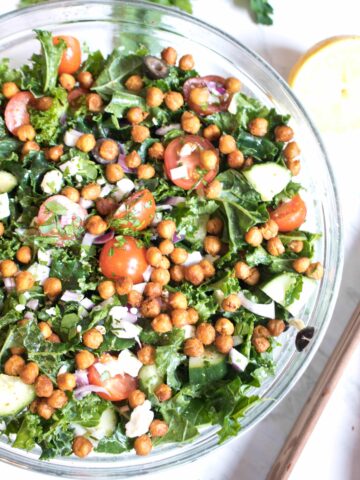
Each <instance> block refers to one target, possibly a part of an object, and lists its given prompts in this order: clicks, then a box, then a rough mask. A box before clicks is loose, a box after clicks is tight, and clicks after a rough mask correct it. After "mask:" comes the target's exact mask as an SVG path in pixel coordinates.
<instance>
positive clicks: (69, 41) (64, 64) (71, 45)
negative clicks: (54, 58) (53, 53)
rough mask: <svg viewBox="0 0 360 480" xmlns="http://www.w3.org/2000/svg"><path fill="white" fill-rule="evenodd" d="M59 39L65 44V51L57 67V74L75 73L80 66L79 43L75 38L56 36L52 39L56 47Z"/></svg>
mask: <svg viewBox="0 0 360 480" xmlns="http://www.w3.org/2000/svg"><path fill="white" fill-rule="evenodd" d="M60 39H62V40H64V42H65V43H66V50H65V51H64V53H63V56H62V58H61V62H60V65H59V74H61V73H75V72H76V71H77V70H79V68H80V65H81V46H80V42H79V40H78V39H77V38H75V37H70V36H68V35H58V36H57V37H54V38H53V42H54V45H57V44H58V43H59V41H60Z"/></svg>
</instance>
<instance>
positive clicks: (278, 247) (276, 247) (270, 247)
mask: <svg viewBox="0 0 360 480" xmlns="http://www.w3.org/2000/svg"><path fill="white" fill-rule="evenodd" d="M266 250H267V251H268V252H269V253H270V255H273V256H274V257H278V256H279V255H282V254H283V253H284V252H285V247H284V245H283V243H282V241H281V240H280V238H279V237H273V238H270V240H268V241H267V244H266Z"/></svg>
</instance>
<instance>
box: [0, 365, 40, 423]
mask: <svg viewBox="0 0 360 480" xmlns="http://www.w3.org/2000/svg"><path fill="white" fill-rule="evenodd" d="M0 392H1V394H0V417H6V416H7V415H15V414H16V413H18V412H20V411H21V410H22V409H23V408H25V407H26V406H27V405H30V403H31V402H32V401H33V400H34V398H35V388H34V386H33V385H26V383H24V382H23V381H22V380H21V379H20V378H19V377H12V376H10V375H5V374H3V373H2V374H0Z"/></svg>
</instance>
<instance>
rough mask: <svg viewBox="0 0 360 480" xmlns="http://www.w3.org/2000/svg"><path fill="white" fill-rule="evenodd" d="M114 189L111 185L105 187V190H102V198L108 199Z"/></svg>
mask: <svg viewBox="0 0 360 480" xmlns="http://www.w3.org/2000/svg"><path fill="white" fill-rule="evenodd" d="M113 188H114V187H113V186H112V185H110V184H109V183H107V184H106V185H104V186H103V188H102V189H101V192H100V197H101V198H104V197H107V196H108V195H109V193H111V192H112V191H113Z"/></svg>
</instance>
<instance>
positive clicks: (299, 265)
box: [292, 257, 310, 273]
mask: <svg viewBox="0 0 360 480" xmlns="http://www.w3.org/2000/svg"><path fill="white" fill-rule="evenodd" d="M309 266H310V258H307V257H300V258H297V259H296V260H294V261H293V262H292V267H293V269H294V270H295V272H298V273H305V272H306V270H307V269H308V268H309Z"/></svg>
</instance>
